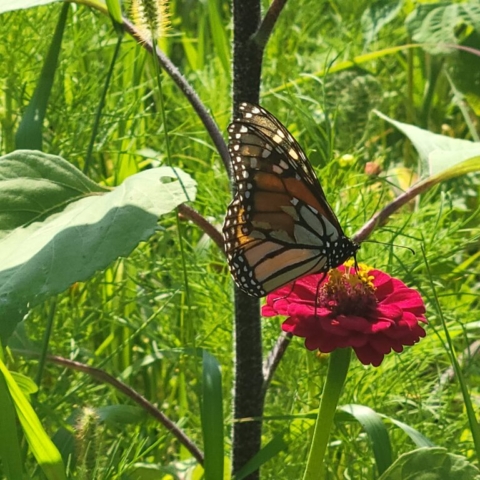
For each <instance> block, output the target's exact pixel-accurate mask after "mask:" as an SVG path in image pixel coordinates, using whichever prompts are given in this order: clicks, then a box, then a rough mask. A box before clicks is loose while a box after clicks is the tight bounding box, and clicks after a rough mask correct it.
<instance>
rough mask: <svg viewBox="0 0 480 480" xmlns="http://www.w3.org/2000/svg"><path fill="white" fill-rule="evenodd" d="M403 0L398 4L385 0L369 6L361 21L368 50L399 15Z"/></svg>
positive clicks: (377, 0) (378, 0)
mask: <svg viewBox="0 0 480 480" xmlns="http://www.w3.org/2000/svg"><path fill="white" fill-rule="evenodd" d="M402 5H403V0H398V1H396V2H385V0H376V1H375V2H374V3H373V4H372V5H371V6H369V7H368V8H367V9H366V10H365V11H364V12H363V15H362V18H361V20H360V22H361V24H362V30H363V38H364V40H365V45H364V47H365V48H366V47H367V46H368V45H369V44H370V43H371V42H373V41H374V40H375V38H376V36H377V35H378V32H379V31H380V30H381V29H382V28H383V27H384V26H385V25H388V24H389V23H390V22H391V21H392V20H394V19H395V17H396V16H397V15H398V14H399V12H400V11H401V9H402Z"/></svg>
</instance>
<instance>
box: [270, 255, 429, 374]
mask: <svg viewBox="0 0 480 480" xmlns="http://www.w3.org/2000/svg"><path fill="white" fill-rule="evenodd" d="M322 276H323V274H316V275H310V276H307V277H303V278H301V279H299V280H297V281H296V282H295V284H294V285H293V287H292V285H286V286H284V287H282V288H279V289H278V290H276V291H275V292H273V293H270V294H269V295H268V296H267V304H266V305H265V306H264V307H263V309H262V315H264V316H265V317H273V316H276V315H287V316H288V318H287V319H286V320H285V322H283V325H282V329H283V330H284V331H285V332H290V333H292V334H293V335H296V336H298V337H304V338H305V346H306V347H307V348H308V349H309V350H316V349H318V350H320V352H323V353H329V352H332V351H333V350H335V349H336V348H345V347H352V348H353V350H355V353H356V354H357V357H358V359H359V360H360V361H361V362H362V363H363V364H365V365H368V364H372V365H374V366H376V367H377V366H378V365H380V364H381V363H382V360H383V357H384V356H385V355H386V354H387V353H389V352H390V351H391V350H394V351H396V352H401V351H402V350H403V346H404V345H413V344H415V343H417V342H418V341H419V340H420V338H421V337H424V336H425V330H424V329H423V328H422V327H421V326H420V323H427V320H426V318H425V316H424V314H425V305H424V303H423V300H422V298H421V297H420V294H419V293H418V292H417V291H416V290H413V289H411V288H408V287H407V286H406V285H405V284H404V283H403V282H401V281H400V280H398V279H396V278H393V277H390V276H389V275H387V274H386V273H384V272H381V271H380V270H375V269H372V268H369V267H367V266H366V265H363V264H360V265H359V268H358V271H355V270H354V269H353V268H351V267H350V266H343V265H342V266H340V267H338V268H337V269H335V270H331V271H330V272H329V273H328V275H327V276H326V278H324V279H323V280H322V281H321V279H322ZM320 281H321V283H320V284H319V282H320ZM317 294H318V296H317Z"/></svg>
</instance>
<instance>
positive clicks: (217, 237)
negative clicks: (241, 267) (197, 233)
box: [178, 203, 225, 252]
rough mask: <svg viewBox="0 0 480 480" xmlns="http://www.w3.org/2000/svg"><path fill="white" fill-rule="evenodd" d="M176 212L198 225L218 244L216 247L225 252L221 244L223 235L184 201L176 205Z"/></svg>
mask: <svg viewBox="0 0 480 480" xmlns="http://www.w3.org/2000/svg"><path fill="white" fill-rule="evenodd" d="M178 212H179V213H181V214H182V216H184V217H185V218H188V219H189V220H191V221H192V222H193V223H194V224H195V225H197V226H199V227H200V228H201V230H203V231H204V232H205V233H206V234H207V235H208V236H209V237H210V238H211V239H212V240H213V241H214V242H215V243H216V244H217V246H218V248H219V249H220V250H221V251H222V252H225V250H224V246H223V235H222V234H221V233H220V232H219V231H218V230H217V229H216V228H215V227H214V226H213V225H212V224H211V223H210V222H209V221H208V220H207V219H206V218H205V217H203V216H202V215H200V213H198V212H197V211H196V210H194V209H193V208H192V207H190V206H188V205H187V204H185V203H182V204H181V205H179V206H178Z"/></svg>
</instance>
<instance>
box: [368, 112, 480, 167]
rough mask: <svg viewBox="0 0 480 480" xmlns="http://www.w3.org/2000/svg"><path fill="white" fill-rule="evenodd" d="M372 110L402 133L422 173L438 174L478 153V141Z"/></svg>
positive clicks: (479, 145)
mask: <svg viewBox="0 0 480 480" xmlns="http://www.w3.org/2000/svg"><path fill="white" fill-rule="evenodd" d="M374 112H375V113H376V114H377V115H378V116H379V117H380V118H383V119H384V120H385V121H387V122H389V123H391V124H392V125H394V126H395V127H397V128H398V129H399V130H400V131H401V132H402V133H404V134H405V135H406V136H407V137H408V138H409V140H410V141H411V142H412V144H413V146H414V147H415V148H416V150H417V152H418V154H419V155H420V160H421V163H422V174H423V175H427V174H428V175H438V174H441V173H442V172H444V171H445V170H447V169H449V168H452V167H454V166H455V165H457V164H459V163H461V162H463V161H465V160H469V159H471V158H474V157H476V156H477V155H480V143H479V142H471V141H469V140H462V139H459V138H451V137H447V136H445V135H439V134H437V133H432V132H429V131H428V130H423V129H422V128H419V127H415V126H414V125H409V124H408V123H403V122H398V121H396V120H393V119H392V118H390V117H387V116H386V115H384V114H383V113H381V112H379V111H377V110H374Z"/></svg>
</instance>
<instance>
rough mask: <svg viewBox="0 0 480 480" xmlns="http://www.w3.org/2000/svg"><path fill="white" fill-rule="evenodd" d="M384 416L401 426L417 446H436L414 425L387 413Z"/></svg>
mask: <svg viewBox="0 0 480 480" xmlns="http://www.w3.org/2000/svg"><path fill="white" fill-rule="evenodd" d="M380 416H381V417H382V418H385V419H387V420H389V421H390V422H392V423H393V424H394V425H396V426H397V427H399V428H401V429H402V430H403V431H404V432H405V433H406V434H407V435H408V436H409V437H410V438H411V439H412V441H413V442H414V443H415V445H416V446H417V447H434V446H435V444H434V443H433V442H432V441H430V440H429V439H428V438H427V437H425V435H422V434H421V433H420V432H419V431H418V430H415V429H414V428H413V427H411V426H410V425H407V424H406V423H403V422H400V421H399V420H395V419H394V418H392V417H389V416H387V415H380Z"/></svg>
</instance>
